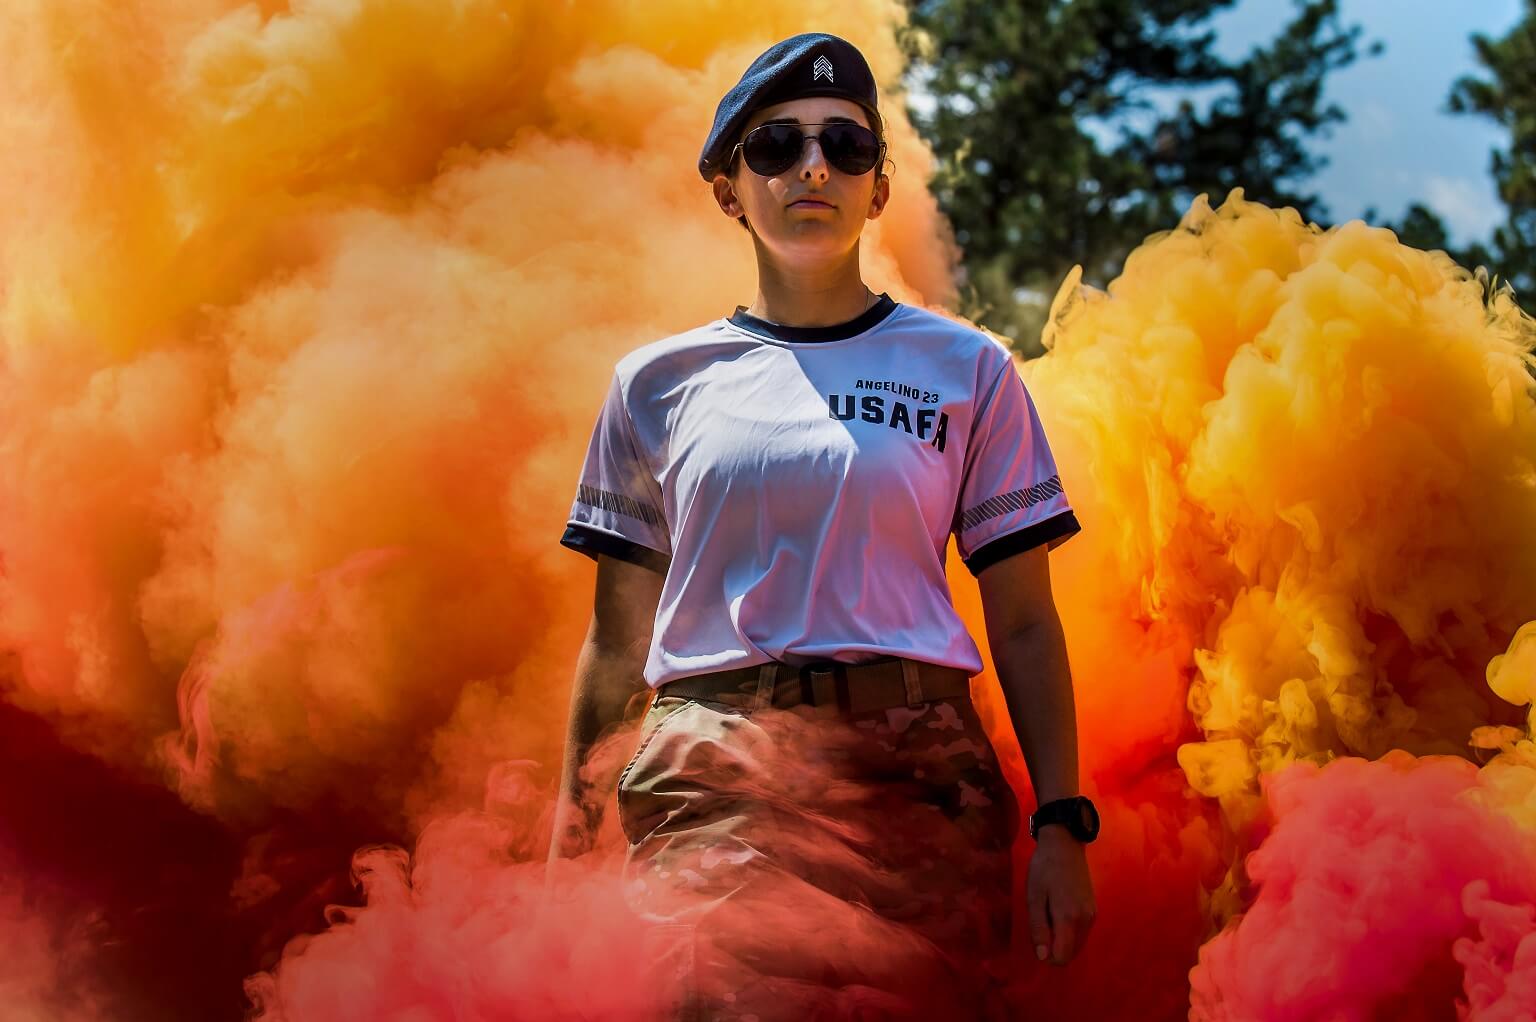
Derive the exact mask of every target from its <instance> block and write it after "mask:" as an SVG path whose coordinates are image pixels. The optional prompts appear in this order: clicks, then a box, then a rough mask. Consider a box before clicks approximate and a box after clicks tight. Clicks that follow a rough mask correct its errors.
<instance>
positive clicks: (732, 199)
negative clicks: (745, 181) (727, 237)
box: [710, 174, 747, 220]
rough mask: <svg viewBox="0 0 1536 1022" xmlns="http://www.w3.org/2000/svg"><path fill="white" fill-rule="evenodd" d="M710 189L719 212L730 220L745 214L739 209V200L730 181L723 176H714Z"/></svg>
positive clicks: (743, 210)
mask: <svg viewBox="0 0 1536 1022" xmlns="http://www.w3.org/2000/svg"><path fill="white" fill-rule="evenodd" d="M710 188H711V189H712V190H713V191H714V193H715V202H716V203H718V204H719V206H720V211H721V212H722V213H724V214H725V215H726V216H728V217H730V218H731V219H732V220H734V219H736V218H737V217H739V216H743V215H745V214H746V212H747V211H746V210H745V209H742V207H741V199H739V198H737V196H736V187H735V185H733V184H731V179H730V178H728V177H726V176H725V175H724V174H716V175H715V180H714V181H713V182H712V183H711V185H710Z"/></svg>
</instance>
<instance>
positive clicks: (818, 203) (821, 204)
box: [789, 199, 832, 209]
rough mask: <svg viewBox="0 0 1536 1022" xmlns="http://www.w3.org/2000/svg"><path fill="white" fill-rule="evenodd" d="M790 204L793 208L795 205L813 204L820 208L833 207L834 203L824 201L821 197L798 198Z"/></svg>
mask: <svg viewBox="0 0 1536 1022" xmlns="http://www.w3.org/2000/svg"><path fill="white" fill-rule="evenodd" d="M789 205H790V206H791V208H793V207H795V206H813V207H819V208H822V209H831V208H832V203H830V202H823V201H822V200H821V199H796V200H795V201H794V202H791V203H790V204H789Z"/></svg>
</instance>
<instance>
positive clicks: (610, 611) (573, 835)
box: [550, 554, 663, 859]
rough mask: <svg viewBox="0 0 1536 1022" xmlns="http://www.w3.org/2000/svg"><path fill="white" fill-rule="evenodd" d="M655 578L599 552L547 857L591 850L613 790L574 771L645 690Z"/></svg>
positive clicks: (658, 597) (658, 583) (656, 596)
mask: <svg viewBox="0 0 1536 1022" xmlns="http://www.w3.org/2000/svg"><path fill="white" fill-rule="evenodd" d="M662 580H663V577H662V576H661V575H660V574H659V573H657V572H654V571H651V570H650V569H649V568H642V567H640V566H639V565H637V564H631V563H629V562H628V561H623V560H620V559H618V558H615V557H609V556H608V555H607V554H599V555H598V558H597V586H596V590H595V592H594V594H593V600H592V620H591V623H590V624H589V625H588V626H587V637H586V639H585V640H584V641H583V642H582V644H581V651H580V652H579V653H578V655H577V657H576V679H575V682H574V684H573V685H572V687H571V713H570V720H569V723H568V725H567V729H566V740H565V757H564V760H563V762H562V764H561V771H560V792H559V800H558V802H557V804H556V808H555V829H554V836H553V839H552V841H551V843H550V858H551V859H555V858H562V857H565V858H569V857H571V856H574V855H580V854H581V853H583V852H585V851H587V850H588V849H589V848H590V847H591V844H592V838H593V835H594V834H595V833H596V831H597V825H598V823H599V822H600V821H601V819H602V813H603V807H604V806H605V805H606V804H607V801H608V797H609V795H611V794H612V792H611V790H610V789H609V787H608V784H606V783H605V784H603V785H602V787H601V788H599V787H597V786H594V785H590V784H588V783H586V782H584V781H583V780H582V779H581V767H582V765H583V764H584V763H585V762H586V760H587V755H588V753H589V752H590V751H591V749H592V746H593V745H594V744H595V743H596V742H597V740H598V739H599V738H601V737H602V735H603V734H604V733H605V732H606V731H608V730H609V729H611V728H613V727H615V726H616V725H618V724H620V723H621V722H622V721H623V720H624V716H625V711H626V709H627V708H628V707H629V704H630V701H631V700H632V699H633V698H634V697H635V696H636V695H637V694H643V693H644V692H645V680H644V676H643V672H644V670H645V658H646V652H647V650H648V649H649V648H650V643H651V629H652V628H653V627H654V625H655V621H656V605H657V603H659V602H660V600H661V584H662Z"/></svg>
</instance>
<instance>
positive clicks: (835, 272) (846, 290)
mask: <svg viewBox="0 0 1536 1022" xmlns="http://www.w3.org/2000/svg"><path fill="white" fill-rule="evenodd" d="M765 255H766V253H764V252H763V251H762V250H761V249H759V251H758V260H757V300H756V301H754V302H753V303H752V305H751V306H749V307H748V309H747V312H749V313H751V314H752V315H754V316H756V317H757V318H758V319H766V320H767V321H768V322H770V323H778V324H780V325H782V326H833V325H834V324H837V323H846V322H848V321H849V320H850V319H854V318H855V317H857V316H858V315H859V313H861V312H863V311H864V310H865V309H867V308H869V307H870V306H871V305H873V304H874V296H873V295H872V294H871V293H870V290H869V288H868V287H866V286H865V285H864V280H863V278H862V277H860V276H859V247H858V245H854V247H853V249H852V250H851V251H850V252H848V253H847V254H846V255H844V256H840V257H839V258H838V260H837V261H836V262H834V263H820V264H816V265H813V266H796V267H793V268H788V269H786V268H785V267H782V266H778V265H776V264H775V263H774V262H773V261H772V260H771V259H768V258H765Z"/></svg>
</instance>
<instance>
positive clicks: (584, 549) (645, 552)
mask: <svg viewBox="0 0 1536 1022" xmlns="http://www.w3.org/2000/svg"><path fill="white" fill-rule="evenodd" d="M560 545H561V546H563V547H569V548H570V549H572V550H575V551H576V552H577V553H581V554H586V555H587V556H588V557H590V558H592V559H593V560H594V561H595V560H597V555H598V554H607V555H608V556H609V557H617V558H618V559H619V560H621V561H628V562H629V563H630V564H638V565H640V567H642V568H649V569H651V570H652V571H654V572H656V573H658V574H661V575H665V574H666V573H667V566H668V565H670V564H671V563H672V558H670V557H668V556H667V555H666V554H664V553H662V552H661V551H660V550H652V549H651V548H650V547H648V546H642V545H640V544H639V543H632V542H630V541H629V540H627V539H625V538H624V537H622V536H615V535H614V534H613V533H611V532H600V531H598V530H597V529H589V528H587V527H585V526H582V525H579V524H569V525H567V526H566V527H565V535H563V536H561V537H560Z"/></svg>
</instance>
